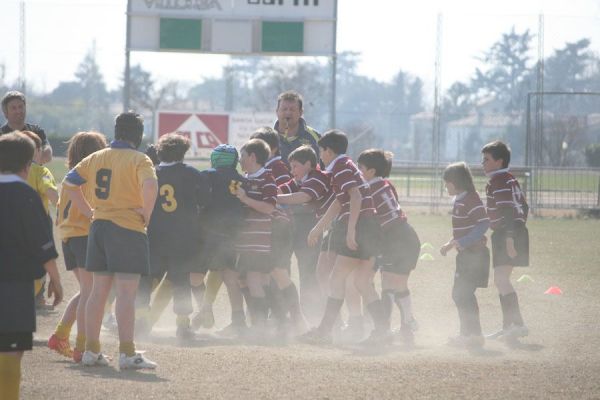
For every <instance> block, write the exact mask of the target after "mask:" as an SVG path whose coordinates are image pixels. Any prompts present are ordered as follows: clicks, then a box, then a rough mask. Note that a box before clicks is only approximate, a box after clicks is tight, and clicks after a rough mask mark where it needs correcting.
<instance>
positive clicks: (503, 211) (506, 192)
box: [481, 140, 529, 339]
mask: <svg viewBox="0 0 600 400" xmlns="http://www.w3.org/2000/svg"><path fill="white" fill-rule="evenodd" d="M481 153H482V155H483V156H482V162H481V163H482V165H483V170H484V172H485V174H486V175H487V176H488V178H489V182H488V184H487V185H486V188H485V191H486V194H487V203H486V208H487V213H488V216H489V217H490V224H491V228H492V231H493V233H492V259H493V263H492V264H493V266H494V284H495V285H496V288H497V289H498V295H499V297H500V305H501V306H502V329H501V330H500V331H498V332H497V333H494V334H492V335H489V336H488V337H489V338H490V339H495V338H500V337H506V338H509V339H515V338H519V337H524V336H527V335H528V334H529V330H528V329H527V327H526V326H525V324H524V323H523V317H522V316H521V310H520V308H519V300H518V297H517V293H516V291H515V288H514V287H513V285H512V284H511V282H510V275H511V273H512V270H513V268H514V267H526V266H528V265H529V232H528V231H527V227H526V226H525V224H526V222H527V214H528V212H529V206H528V205H527V201H526V200H525V194H524V193H523V192H522V191H521V187H520V185H519V182H518V181H517V178H515V177H514V176H513V175H512V174H511V173H510V172H509V168H508V165H509V163H510V149H509V148H508V146H507V145H506V144H505V143H503V142H501V141H499V140H497V141H494V142H491V143H488V144H486V145H485V146H483V148H482V149H481Z"/></svg>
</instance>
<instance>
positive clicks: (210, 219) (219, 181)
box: [200, 167, 246, 239]
mask: <svg viewBox="0 0 600 400" xmlns="http://www.w3.org/2000/svg"><path fill="white" fill-rule="evenodd" d="M202 173H203V174H204V175H206V177H207V179H208V181H209V183H210V193H209V196H208V199H207V202H206V205H205V207H204V209H203V210H201V217H200V219H201V221H202V227H203V230H204V231H205V232H206V234H207V235H210V236H222V237H224V238H226V239H232V238H233V236H234V235H235V234H236V233H237V231H238V229H239V228H240V227H241V226H243V224H244V220H245V210H244V206H243V204H242V202H241V201H240V200H239V199H238V198H237V197H236V196H235V194H234V193H232V191H233V192H235V189H236V188H237V186H239V185H240V184H243V182H245V181H246V178H244V177H243V176H241V175H240V174H239V173H238V172H237V171H236V169H235V168H229V167H224V168H216V169H212V168H211V169H208V170H206V171H202Z"/></svg>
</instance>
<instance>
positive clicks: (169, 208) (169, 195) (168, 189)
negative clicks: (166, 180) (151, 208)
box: [159, 184, 177, 212]
mask: <svg viewBox="0 0 600 400" xmlns="http://www.w3.org/2000/svg"><path fill="white" fill-rule="evenodd" d="M159 194H160V197H161V198H162V202H161V203H160V205H161V206H162V209H163V210H165V211H166V212H173V211H175V210H177V200H175V188H173V186H171V185H169V184H164V185H162V186H161V187H160V190H159Z"/></svg>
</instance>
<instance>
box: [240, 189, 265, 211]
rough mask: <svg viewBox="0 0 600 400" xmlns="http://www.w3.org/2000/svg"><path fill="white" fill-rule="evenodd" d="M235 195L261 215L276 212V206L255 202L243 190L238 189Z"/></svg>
mask: <svg viewBox="0 0 600 400" xmlns="http://www.w3.org/2000/svg"><path fill="white" fill-rule="evenodd" d="M235 195H236V196H237V198H238V199H240V201H241V202H242V203H244V204H245V205H247V206H248V207H250V208H253V209H254V210H256V211H258V212H259V213H262V214H271V213H272V212H273V211H275V206H274V205H273V204H271V203H268V202H266V201H260V200H254V199H253V198H250V197H248V195H247V194H246V191H245V190H244V189H242V188H238V190H237V192H236V194H235Z"/></svg>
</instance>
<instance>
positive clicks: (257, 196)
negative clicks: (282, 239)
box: [235, 168, 277, 253]
mask: <svg viewBox="0 0 600 400" xmlns="http://www.w3.org/2000/svg"><path fill="white" fill-rule="evenodd" d="M246 179H247V180H246V181H244V182H243V183H242V189H244V190H245V191H246V194H247V195H248V197H250V198H252V199H254V200H258V201H264V202H267V203H269V204H273V205H275V204H276V202H277V186H276V185H275V179H273V175H271V173H270V172H268V171H267V170H266V169H265V168H261V169H260V170H258V171H257V172H255V173H253V174H248V175H247V176H246ZM245 209H246V217H245V221H244V222H245V223H244V225H243V227H242V228H241V229H240V231H239V232H238V237H237V240H236V244H235V250H236V251H237V252H239V253H243V252H249V253H269V252H270V251H271V228H272V221H271V216H270V215H269V214H263V213H261V212H258V211H256V210H255V209H253V208H252V207H248V206H245Z"/></svg>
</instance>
